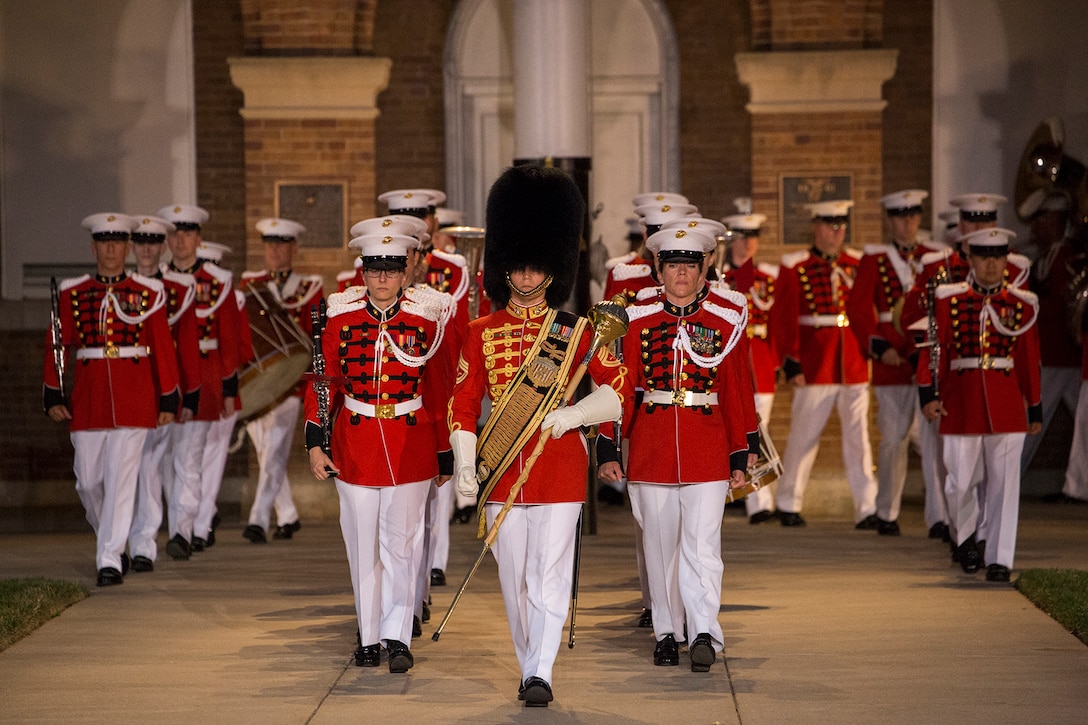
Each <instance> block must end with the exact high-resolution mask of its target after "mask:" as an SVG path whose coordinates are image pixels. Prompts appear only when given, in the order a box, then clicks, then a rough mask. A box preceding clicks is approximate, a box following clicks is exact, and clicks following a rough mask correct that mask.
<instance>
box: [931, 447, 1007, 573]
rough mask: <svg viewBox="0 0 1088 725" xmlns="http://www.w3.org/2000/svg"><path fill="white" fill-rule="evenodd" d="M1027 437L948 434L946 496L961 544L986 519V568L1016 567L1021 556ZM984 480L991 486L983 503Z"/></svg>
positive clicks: (987, 489) (986, 488) (984, 494)
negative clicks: (1019, 541) (1018, 535)
mask: <svg viewBox="0 0 1088 725" xmlns="http://www.w3.org/2000/svg"><path fill="white" fill-rule="evenodd" d="M1024 436H1025V434H1024V433H993V434H990V435H974V436H966V435H946V436H944V465H945V468H947V469H948V478H947V479H946V481H945V498H946V499H947V501H948V513H949V515H950V516H951V517H952V523H953V525H954V528H955V532H956V543H957V544H962V543H963V542H964V541H966V540H967V538H968V537H969V536H971V534H974V533H975V532H976V529H977V528H978V527H979V519H980V515H981V517H983V518H984V519H985V522H986V532H985V535H979V537H978V538H984V539H985V540H986V562H985V563H986V565H987V566H988V565H990V564H1001V565H1003V566H1007V567H1009V568H1010V569H1011V568H1012V564H1013V557H1014V555H1015V554H1016V525H1017V518H1018V516H1019V513H1020V454H1021V452H1022V451H1023V448H1024ZM980 462H981V464H982V465H981V467H980V466H979V465H978V464H979V463H980ZM980 474H981V475H980ZM980 478H984V480H985V482H986V485H985V490H984V493H983V495H982V497H981V500H980V498H979V494H978V491H977V490H976V489H977V487H978V486H979V484H980ZM980 506H981V508H982V511H981V512H980V510H979V509H980Z"/></svg>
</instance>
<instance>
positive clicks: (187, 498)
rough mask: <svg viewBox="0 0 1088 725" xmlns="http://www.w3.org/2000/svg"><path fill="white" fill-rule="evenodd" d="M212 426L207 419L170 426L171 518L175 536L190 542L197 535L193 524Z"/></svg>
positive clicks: (168, 477)
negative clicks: (205, 449)
mask: <svg viewBox="0 0 1088 725" xmlns="http://www.w3.org/2000/svg"><path fill="white" fill-rule="evenodd" d="M210 428H211V423H210V422H209V421H206V420H191V421H189V422H188V423H174V424H173V425H172V426H170V437H171V439H172V447H173V449H174V456H173V457H174V460H173V461H172V465H168V466H167V471H166V473H165V478H164V481H163V486H164V487H165V488H166V501H167V506H168V507H169V508H168V517H167V519H168V521H169V527H170V528H169V530H170V538H171V539H172V538H174V536H176V535H178V534H180V535H181V537H182V538H183V539H185V540H186V541H191V540H192V538H193V525H194V523H195V522H196V512H197V507H198V506H199V505H200V480H201V477H202V476H201V466H202V465H203V463H204V448H205V446H206V445H207V442H208V430H209V429H210Z"/></svg>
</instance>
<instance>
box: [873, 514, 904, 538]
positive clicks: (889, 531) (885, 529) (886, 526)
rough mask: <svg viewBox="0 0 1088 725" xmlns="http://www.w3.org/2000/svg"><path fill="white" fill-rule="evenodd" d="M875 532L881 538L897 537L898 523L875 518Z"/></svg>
mask: <svg viewBox="0 0 1088 725" xmlns="http://www.w3.org/2000/svg"><path fill="white" fill-rule="evenodd" d="M876 532H877V533H878V534H880V535H881V536H899V522H898V521H885V520H884V519H882V518H879V517H878V518H877V525H876Z"/></svg>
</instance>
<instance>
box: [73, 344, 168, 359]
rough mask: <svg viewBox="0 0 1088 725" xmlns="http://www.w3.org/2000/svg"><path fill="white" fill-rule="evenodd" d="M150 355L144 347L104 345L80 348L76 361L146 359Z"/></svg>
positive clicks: (77, 351)
mask: <svg viewBox="0 0 1088 725" xmlns="http://www.w3.org/2000/svg"><path fill="white" fill-rule="evenodd" d="M149 354H150V353H149V352H148V350H147V348H146V347H144V346H142V345H141V346H139V347H133V346H129V345H126V346H124V347H117V346H116V345H106V346H105V347H81V348H79V349H78V350H76V360H103V359H105V358H111V359H112V358H118V357H147V356H148V355H149Z"/></svg>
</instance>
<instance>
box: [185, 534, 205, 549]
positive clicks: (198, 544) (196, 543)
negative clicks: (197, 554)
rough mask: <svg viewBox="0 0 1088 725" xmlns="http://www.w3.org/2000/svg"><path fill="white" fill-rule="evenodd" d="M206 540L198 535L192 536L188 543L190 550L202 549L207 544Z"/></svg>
mask: <svg viewBox="0 0 1088 725" xmlns="http://www.w3.org/2000/svg"><path fill="white" fill-rule="evenodd" d="M207 544H208V540H207V539H202V538H200V537H199V536H194V537H193V540H192V542H191V543H190V544H189V550H190V551H204V548H205V547H206V546H207Z"/></svg>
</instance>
